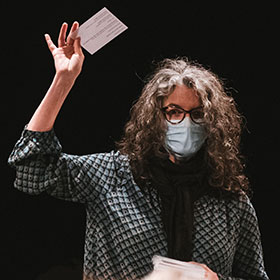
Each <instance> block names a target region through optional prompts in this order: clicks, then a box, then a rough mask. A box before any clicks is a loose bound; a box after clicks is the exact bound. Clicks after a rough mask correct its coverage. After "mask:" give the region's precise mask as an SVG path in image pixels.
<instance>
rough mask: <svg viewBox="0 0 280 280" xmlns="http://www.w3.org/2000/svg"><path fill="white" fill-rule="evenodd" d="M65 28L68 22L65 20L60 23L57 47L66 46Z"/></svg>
mask: <svg viewBox="0 0 280 280" xmlns="http://www.w3.org/2000/svg"><path fill="white" fill-rule="evenodd" d="M67 28H68V24H67V23H66V22H64V23H63V24H62V25H61V28H60V32H59V35H58V47H59V48H61V47H64V46H66V42H65V38H66V31H67Z"/></svg>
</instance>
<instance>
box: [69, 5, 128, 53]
mask: <svg viewBox="0 0 280 280" xmlns="http://www.w3.org/2000/svg"><path fill="white" fill-rule="evenodd" d="M127 28H128V27H127V26H126V25H125V24H123V23H122V22H121V21H120V20H119V19H118V18H117V17H116V16H114V15H113V14H112V13H111V12H110V11H109V10H108V9H107V8H105V7H104V8H103V9H101V10H100V11H99V12H98V13H96V14H95V15H93V16H92V17H91V18H90V19H88V20H87V21H86V22H85V23H83V24H82V25H81V26H80V27H79V29H78V30H76V31H75V32H73V34H72V35H71V37H72V38H73V39H74V38H76V37H81V45H82V47H83V48H84V49H86V50H87V51H88V52H89V53H90V54H94V53H95V52H96V51H98V50H99V49H101V48H102V47H103V46H105V45H106V44H107V43H109V42H110V41H111V40H113V39H114V38H115V37H117V36H118V35H120V34H121V33H122V32H123V31H125V30H126V29H127Z"/></svg>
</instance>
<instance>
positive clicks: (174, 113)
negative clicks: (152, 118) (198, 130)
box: [165, 108, 185, 124]
mask: <svg viewBox="0 0 280 280" xmlns="http://www.w3.org/2000/svg"><path fill="white" fill-rule="evenodd" d="M165 117H166V119H167V120H168V121H169V122H171V123H174V124H177V123H179V122H181V121H182V120H183V119H184V117H185V112H184V111H182V110H180V109H178V108H167V109H166V110H165Z"/></svg>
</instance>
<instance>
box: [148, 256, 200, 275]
mask: <svg viewBox="0 0 280 280" xmlns="http://www.w3.org/2000/svg"><path fill="white" fill-rule="evenodd" d="M153 264H154V270H167V269H168V270H170V269H176V270H179V271H181V272H182V273H183V275H184V276H185V277H187V279H188V280H202V279H205V278H204V276H205V270H204V268H203V267H201V266H199V265H197V264H194V263H189V262H183V261H178V260H174V259H171V258H166V257H162V256H157V255H156V256H154V257H153Z"/></svg>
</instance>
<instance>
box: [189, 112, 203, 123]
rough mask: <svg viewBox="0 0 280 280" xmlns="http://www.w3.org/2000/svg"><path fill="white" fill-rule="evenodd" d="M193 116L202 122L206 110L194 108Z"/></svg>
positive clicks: (195, 119)
mask: <svg viewBox="0 0 280 280" xmlns="http://www.w3.org/2000/svg"><path fill="white" fill-rule="evenodd" d="M191 117H192V119H193V120H194V121H196V122H197V121H198V122H202V121H203V119H204V112H203V111H202V110H194V111H192V112H191Z"/></svg>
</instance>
